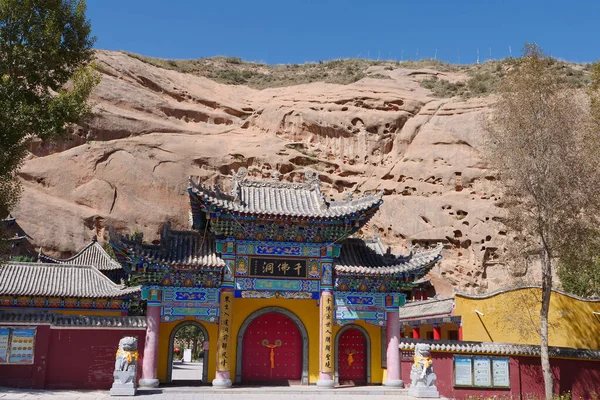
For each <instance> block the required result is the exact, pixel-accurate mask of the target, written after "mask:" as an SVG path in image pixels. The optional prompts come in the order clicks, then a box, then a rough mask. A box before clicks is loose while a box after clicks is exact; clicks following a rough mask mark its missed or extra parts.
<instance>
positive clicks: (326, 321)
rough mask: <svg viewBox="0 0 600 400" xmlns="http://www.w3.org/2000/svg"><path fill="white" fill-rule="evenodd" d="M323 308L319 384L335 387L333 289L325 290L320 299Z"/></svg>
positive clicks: (321, 314) (323, 386)
mask: <svg viewBox="0 0 600 400" xmlns="http://www.w3.org/2000/svg"><path fill="white" fill-rule="evenodd" d="M320 305H321V307H320V308H321V310H320V316H321V325H320V328H319V330H320V337H321V343H320V347H319V359H320V360H319V361H320V362H319V380H318V381H317V386H318V387H322V388H333V387H334V386H335V381H334V380H333V373H334V371H335V360H334V358H335V351H334V338H333V317H334V313H335V307H334V303H333V292H332V291H331V290H323V291H322V292H321V300H320Z"/></svg>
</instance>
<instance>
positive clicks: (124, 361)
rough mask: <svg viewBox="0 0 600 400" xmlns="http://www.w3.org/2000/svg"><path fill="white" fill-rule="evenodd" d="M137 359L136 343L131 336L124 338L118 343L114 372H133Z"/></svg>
mask: <svg viewBox="0 0 600 400" xmlns="http://www.w3.org/2000/svg"><path fill="white" fill-rule="evenodd" d="M137 359H138V341H137V338H135V337H132V336H125V337H124V338H122V339H121V340H120V341H119V349H118V350H117V360H116V361H115V371H135V370H136V365H137Z"/></svg>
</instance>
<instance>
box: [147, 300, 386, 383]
mask: <svg viewBox="0 0 600 400" xmlns="http://www.w3.org/2000/svg"><path fill="white" fill-rule="evenodd" d="M264 307H281V308H284V309H286V310H288V311H290V312H292V313H294V314H295V315H296V316H297V317H298V318H299V319H300V320H301V321H302V323H303V324H304V327H305V328H306V331H307V332H308V378H309V383H316V382H317V380H318V379H319V322H320V319H319V307H318V305H317V301H316V300H290V299H239V298H236V299H234V301H233V321H232V322H233V324H232V326H233V335H234V338H235V339H234V341H233V342H232V345H233V346H232V348H231V353H230V354H231V355H230V360H231V364H230V365H231V371H230V375H231V380H232V381H233V380H235V373H236V371H235V369H236V365H235V364H236V361H235V360H236V351H237V335H238V332H239V330H240V328H241V326H242V324H243V323H244V321H245V320H246V318H247V317H248V316H249V315H250V314H252V313H253V312H255V311H257V310H260V309H261V308H264ZM190 320H193V319H190ZM181 322H182V321H176V322H168V323H167V322H163V323H161V326H160V333H159V353H158V379H159V380H160V381H161V382H165V381H166V377H167V361H168V360H167V359H168V355H169V336H170V335H171V332H172V331H173V329H175V327H176V326H177V325H178V324H180V323H181ZM199 323H201V324H202V326H204V327H205V328H206V330H207V331H208V336H209V364H208V380H209V382H210V381H212V380H213V379H214V378H215V369H216V348H217V328H218V325H217V324H209V323H204V322H199ZM357 325H360V326H361V327H363V328H364V329H365V330H366V331H367V332H368V334H369V336H370V341H371V349H370V351H371V380H372V382H373V383H381V382H382V381H383V369H382V368H381V331H380V328H379V327H376V326H373V325H370V324H366V323H364V322H361V321H359V322H357ZM340 329H341V327H335V328H334V332H333V334H334V337H335V335H336V334H337V332H338V331H339V330H340Z"/></svg>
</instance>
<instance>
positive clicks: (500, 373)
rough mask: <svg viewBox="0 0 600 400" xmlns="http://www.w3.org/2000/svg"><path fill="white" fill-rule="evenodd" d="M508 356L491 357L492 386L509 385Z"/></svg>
mask: <svg viewBox="0 0 600 400" xmlns="http://www.w3.org/2000/svg"><path fill="white" fill-rule="evenodd" d="M508 365H509V363H508V358H493V359H492V370H493V371H494V375H493V382H492V383H493V385H494V387H505V388H509V387H510V375H509V373H508V371H509V369H508Z"/></svg>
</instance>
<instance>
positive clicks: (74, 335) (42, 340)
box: [0, 325, 146, 390]
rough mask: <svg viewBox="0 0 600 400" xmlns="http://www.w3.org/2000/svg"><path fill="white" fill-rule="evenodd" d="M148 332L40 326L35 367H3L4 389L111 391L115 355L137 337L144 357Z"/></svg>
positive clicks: (0, 375) (0, 370)
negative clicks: (122, 344)
mask: <svg viewBox="0 0 600 400" xmlns="http://www.w3.org/2000/svg"><path fill="white" fill-rule="evenodd" d="M145 335H146V332H145V331H144V330H116V329H50V327H49V326H47V325H45V326H44V325H40V326H38V331H37V336H36V342H35V359H34V364H33V365H10V364H7V365H0V386H8V387H24V388H34V389H44V388H45V389H100V390H107V389H110V387H111V386H112V382H113V376H112V374H113V371H114V365H115V353H116V351H117V347H118V344H119V340H120V339H121V338H122V337H123V336H137V337H138V349H139V352H140V357H139V359H138V379H139V378H140V377H141V372H142V369H141V365H142V357H143V354H142V353H143V349H144V342H145Z"/></svg>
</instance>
